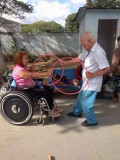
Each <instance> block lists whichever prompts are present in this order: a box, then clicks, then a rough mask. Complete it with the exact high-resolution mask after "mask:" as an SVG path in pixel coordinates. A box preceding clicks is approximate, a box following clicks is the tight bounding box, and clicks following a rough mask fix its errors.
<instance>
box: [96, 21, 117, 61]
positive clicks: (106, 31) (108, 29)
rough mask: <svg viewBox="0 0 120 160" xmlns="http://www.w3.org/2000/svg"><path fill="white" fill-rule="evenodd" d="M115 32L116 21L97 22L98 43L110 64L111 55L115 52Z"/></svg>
mask: <svg viewBox="0 0 120 160" xmlns="http://www.w3.org/2000/svg"><path fill="white" fill-rule="evenodd" d="M116 30H117V19H116V20H112V19H111V20H108V19H104V20H99V21H98V43H99V44H100V45H101V47H103V49H104V50H105V51H106V55H107V58H108V61H109V63H111V60H112V55H113V52H114V50H115V40H116Z"/></svg>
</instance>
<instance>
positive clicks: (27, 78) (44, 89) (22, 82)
mask: <svg viewBox="0 0 120 160" xmlns="http://www.w3.org/2000/svg"><path fill="white" fill-rule="evenodd" d="M28 61H29V57H28V53H27V52H26V51H18V52H17V53H16V55H15V58H14V64H15V67H14V69H13V72H12V77H13V79H14V80H15V81H16V84H17V87H18V88H22V87H25V88H27V87H28V89H26V90H25V91H26V92H27V93H28V94H31V95H33V94H34V95H35V97H39V98H45V99H46V101H47V103H48V105H49V108H50V111H49V116H53V117H58V116H60V115H61V112H62V108H61V107H58V106H54V102H53V91H52V89H51V88H50V87H49V86H47V85H44V84H42V85H41V86H40V85H36V81H34V80H33V79H37V78H40V77H45V76H48V72H46V73H45V72H31V71H28V70H27V69H26V67H27V65H28Z"/></svg>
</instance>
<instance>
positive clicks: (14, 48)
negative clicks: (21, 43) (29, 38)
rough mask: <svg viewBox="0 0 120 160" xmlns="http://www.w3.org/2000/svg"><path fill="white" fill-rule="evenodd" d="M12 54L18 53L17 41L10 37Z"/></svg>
mask: <svg viewBox="0 0 120 160" xmlns="http://www.w3.org/2000/svg"><path fill="white" fill-rule="evenodd" d="M11 49H12V53H13V54H15V53H16V52H17V51H18V47H17V41H16V39H15V37H14V36H12V45H11Z"/></svg>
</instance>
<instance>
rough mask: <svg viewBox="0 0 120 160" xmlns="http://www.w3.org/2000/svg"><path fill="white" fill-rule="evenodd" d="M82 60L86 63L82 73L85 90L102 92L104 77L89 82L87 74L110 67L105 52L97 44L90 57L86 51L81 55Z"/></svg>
mask: <svg viewBox="0 0 120 160" xmlns="http://www.w3.org/2000/svg"><path fill="white" fill-rule="evenodd" d="M80 60H81V61H83V62H84V67H83V72H82V78H83V86H82V87H83V90H91V91H97V92H99V91H100V90H101V86H102V79H103V76H102V75H101V76H98V77H95V78H93V79H90V80H88V79H87V77H86V74H85V72H86V71H89V72H91V73H94V72H96V71H99V70H102V69H104V68H106V67H109V63H108V60H107V58H106V53H105V51H104V50H103V49H102V48H101V46H100V45H99V44H98V43H97V42H96V43H95V44H94V45H93V47H92V48H91V50H90V53H89V55H88V51H86V50H85V51H84V52H83V53H82V54H81V55H80Z"/></svg>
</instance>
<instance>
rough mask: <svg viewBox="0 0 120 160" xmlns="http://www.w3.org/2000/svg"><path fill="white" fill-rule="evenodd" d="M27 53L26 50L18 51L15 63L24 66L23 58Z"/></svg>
mask: <svg viewBox="0 0 120 160" xmlns="http://www.w3.org/2000/svg"><path fill="white" fill-rule="evenodd" d="M25 55H28V52H26V51H18V52H17V53H16V55H15V58H14V61H13V62H14V64H15V65H16V64H19V65H20V66H23V64H22V58H23V57H24V56H25Z"/></svg>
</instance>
